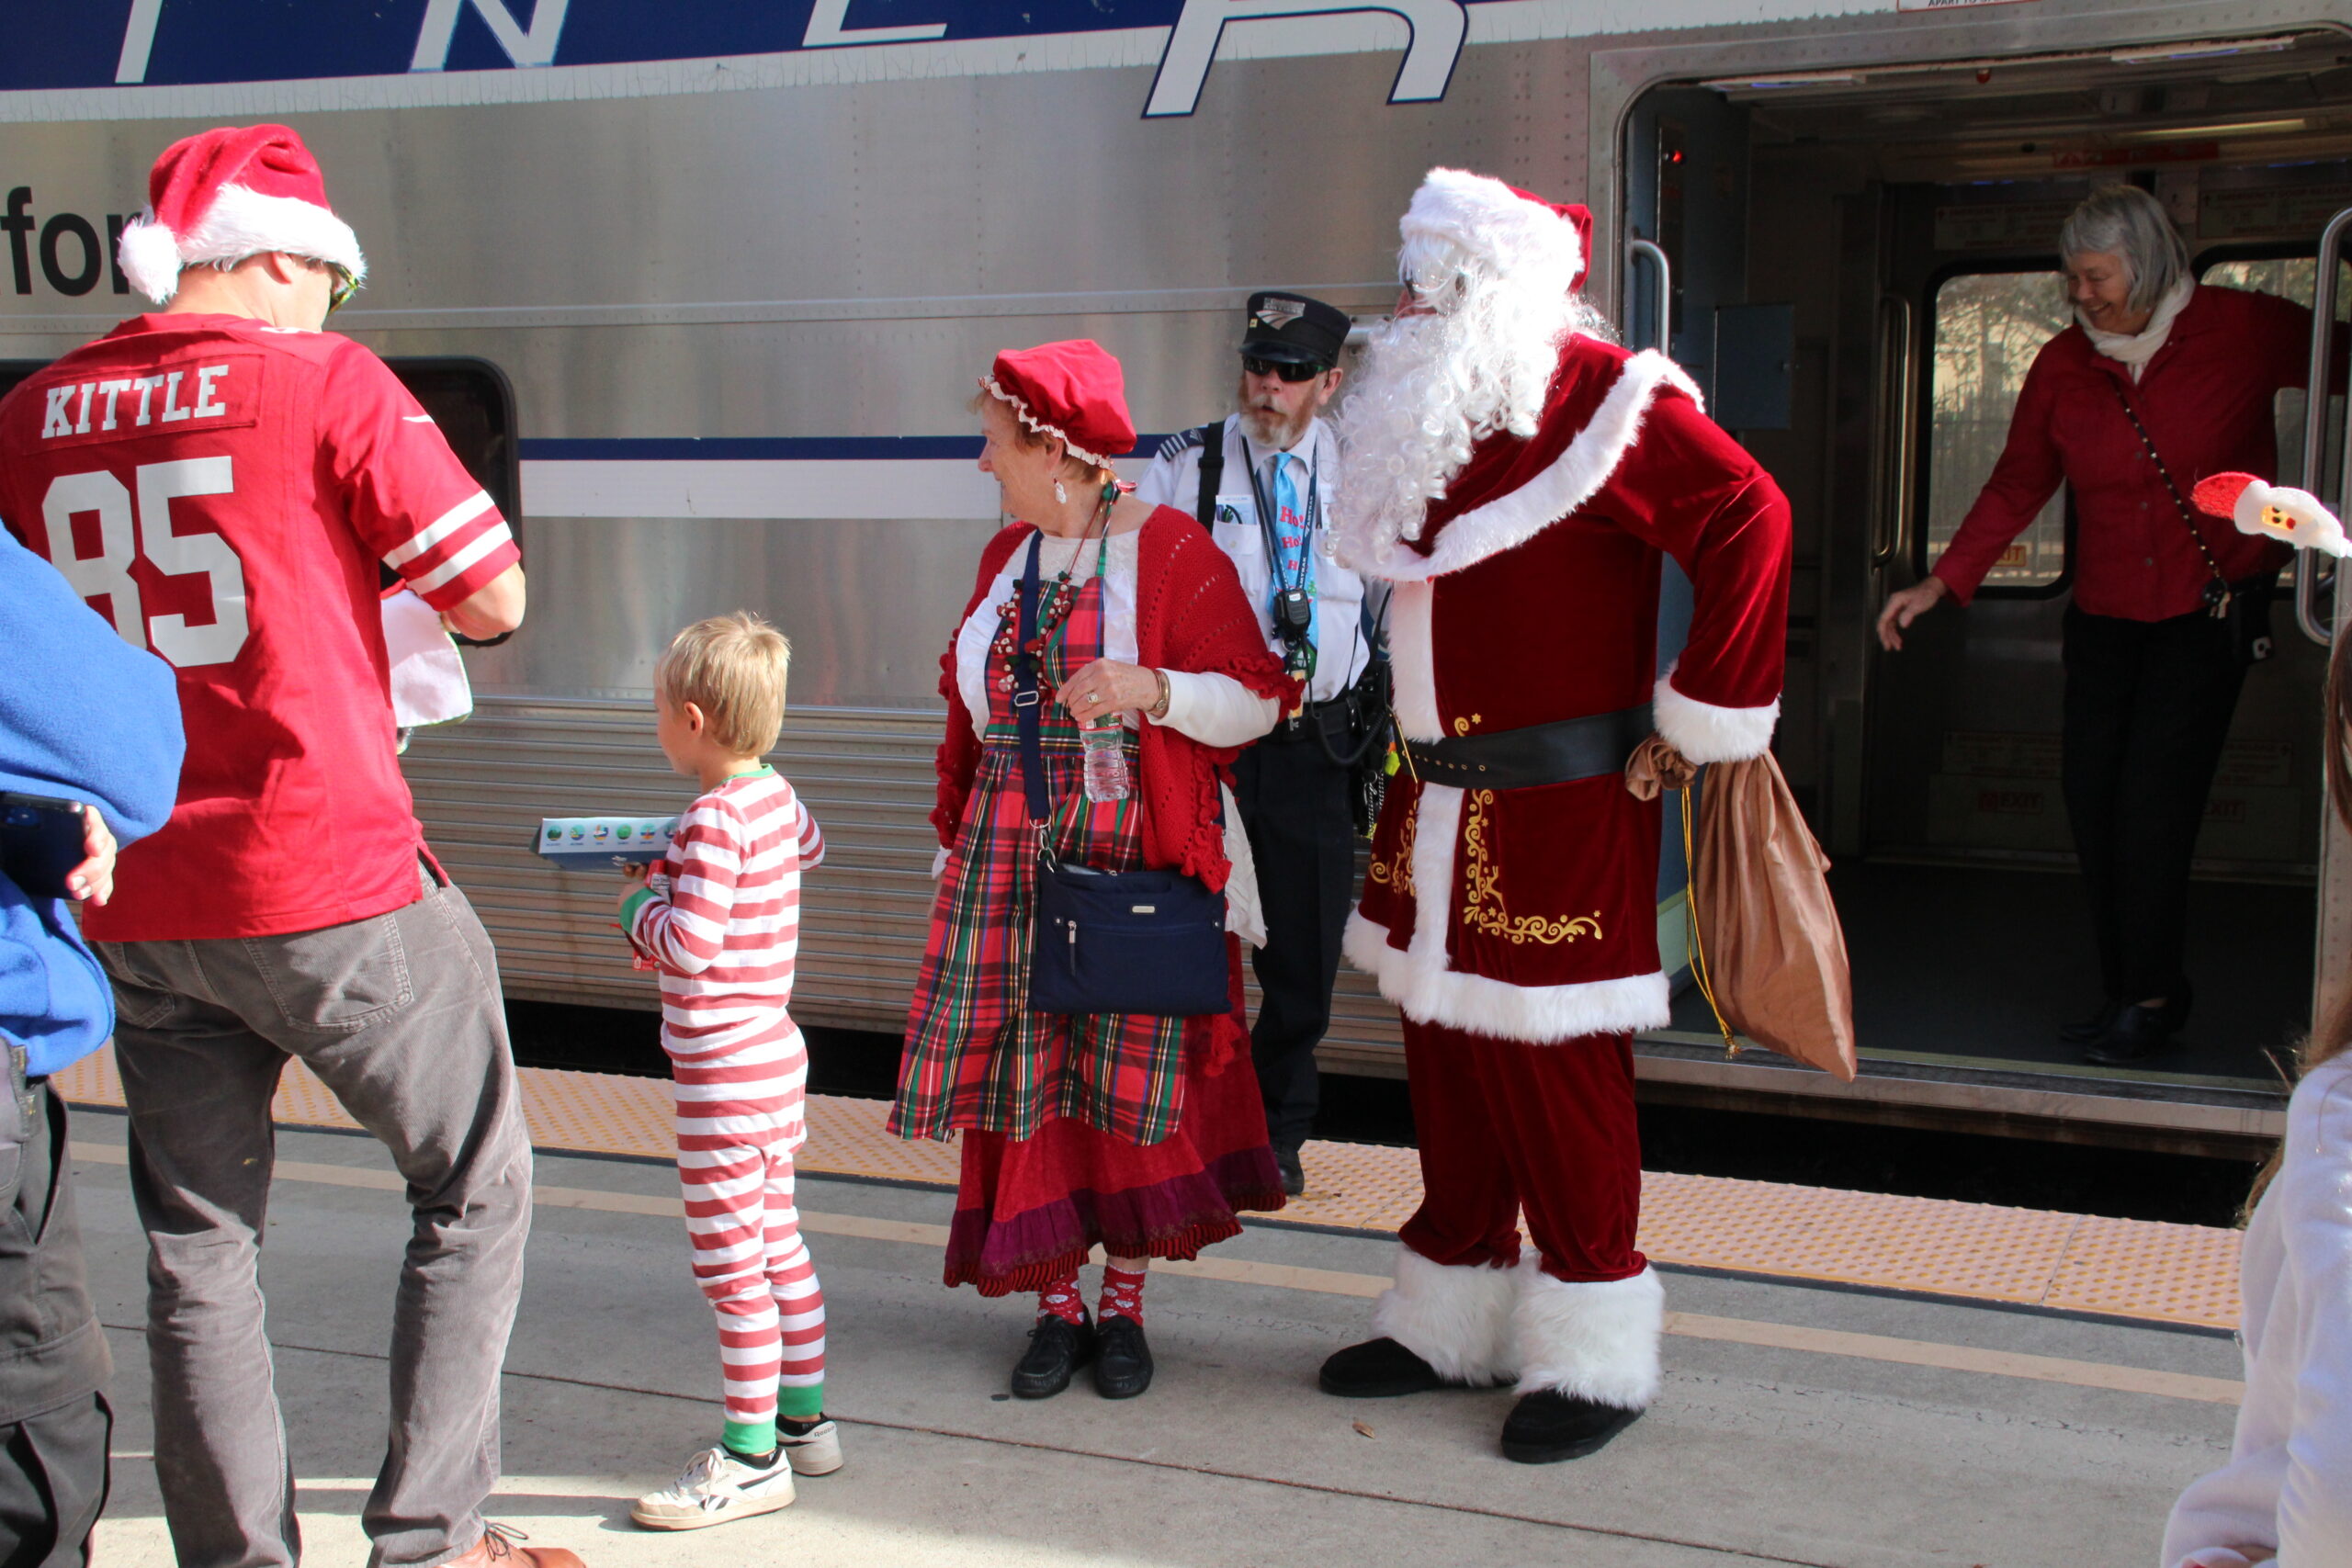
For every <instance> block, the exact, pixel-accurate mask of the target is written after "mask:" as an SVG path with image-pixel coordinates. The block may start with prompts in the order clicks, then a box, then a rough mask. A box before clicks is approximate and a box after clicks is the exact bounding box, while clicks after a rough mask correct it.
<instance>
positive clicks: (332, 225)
mask: <svg viewBox="0 0 2352 1568" xmlns="http://www.w3.org/2000/svg"><path fill="white" fill-rule="evenodd" d="M269 251H277V252H282V253H284V254H288V255H297V256H311V257H313V258H315V259H317V260H319V261H323V262H333V263H334V264H335V265H338V266H340V267H342V268H343V269H344V270H345V271H346V272H348V273H350V274H351V276H352V277H353V279H354V280H359V279H364V278H365V277H366V276H368V258H367V257H366V256H365V255H363V254H360V250H359V236H358V235H356V234H355V233H353V232H352V231H351V225H350V224H348V223H345V221H344V220H342V219H340V218H337V217H336V216H335V215H334V213H332V212H330V211H328V210H327V209H325V208H323V207H318V206H314V205H312V204H311V203H310V202H307V201H301V200H298V199H296V198H295V197H290V196H264V195H262V194H261V193H260V192H258V191H254V190H248V189H246V188H245V187H244V186H236V185H227V186H221V187H220V194H219V195H218V196H216V197H213V200H212V206H211V209H209V211H207V212H206V213H205V215H204V217H203V219H202V220H201V221H199V222H198V224H197V225H196V226H195V227H194V228H193V229H190V230H189V231H187V232H186V233H184V234H175V233H174V232H173V231H171V230H169V229H166V228H164V227H163V225H161V224H159V223H157V222H156V221H155V219H154V214H153V212H152V211H150V212H142V213H141V214H140V215H139V216H138V217H137V218H134V219H132V220H130V222H129V223H128V224H126V225H124V227H123V231H122V239H121V241H120V243H119V244H118V245H117V246H116V247H115V256H116V259H117V260H118V261H119V262H120V264H121V265H122V275H123V276H125V277H126V278H128V279H130V284H131V287H133V288H137V289H138V290H139V291H140V292H141V294H144V295H146V296H147V298H149V299H153V300H154V301H155V302H156V303H157V304H159V305H160V304H164V303H165V302H167V301H168V300H169V299H171V298H172V296H173V295H175V294H176V293H178V292H179V276H180V269H181V268H182V267H189V266H200V265H204V264H205V263H207V262H224V261H243V259H244V258H245V257H247V256H254V255H260V254H264V253H265V252H269Z"/></svg>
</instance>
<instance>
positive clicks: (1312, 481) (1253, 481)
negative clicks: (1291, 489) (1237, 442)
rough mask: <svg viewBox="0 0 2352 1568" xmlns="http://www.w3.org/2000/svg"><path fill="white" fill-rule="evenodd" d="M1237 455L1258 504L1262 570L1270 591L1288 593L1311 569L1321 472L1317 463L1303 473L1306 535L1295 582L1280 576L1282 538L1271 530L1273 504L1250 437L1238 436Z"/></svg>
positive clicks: (1302, 583) (1320, 508) (1302, 585)
mask: <svg viewBox="0 0 2352 1568" xmlns="http://www.w3.org/2000/svg"><path fill="white" fill-rule="evenodd" d="M1241 456H1242V457H1243V458H1245V459H1246V460H1247V461H1248V464H1249V468H1250V499H1251V500H1253V501H1255V502H1257V503H1258V529H1259V532H1261V534H1263V535H1264V536H1265V539H1266V570H1267V571H1268V572H1269V573H1270V574H1271V575H1272V577H1273V580H1274V592H1276V593H1278V594H1279V593H1288V592H1295V591H1296V590H1299V589H1303V588H1305V587H1306V580H1307V578H1308V576H1309V575H1310V574H1311V573H1312V572H1313V571H1314V570H1315V529H1316V526H1317V524H1318V523H1319V522H1320V520H1321V517H1322V513H1323V473H1322V468H1321V467H1320V465H1317V467H1315V468H1313V469H1311V470H1310V471H1309V472H1308V474H1307V476H1306V538H1305V539H1304V540H1302V541H1301V542H1300V544H1299V547H1298V581H1296V582H1292V581H1289V580H1288V579H1286V578H1284V577H1283V548H1282V540H1281V538H1280V536H1278V535H1277V534H1276V533H1275V530H1274V503H1273V500H1272V497H1271V496H1269V495H1268V494H1267V493H1266V479H1265V476H1264V475H1263V474H1261V472H1260V471H1259V469H1258V454H1257V453H1256V452H1255V451H1253V450H1251V449H1250V438H1249V437H1248V436H1246V435H1245V436H1243V437H1242V438H1241Z"/></svg>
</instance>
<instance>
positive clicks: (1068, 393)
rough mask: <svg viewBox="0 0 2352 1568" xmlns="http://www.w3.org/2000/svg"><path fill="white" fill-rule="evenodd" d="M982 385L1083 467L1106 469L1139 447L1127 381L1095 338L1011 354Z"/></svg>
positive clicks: (1005, 354) (1001, 357) (1002, 358)
mask: <svg viewBox="0 0 2352 1568" xmlns="http://www.w3.org/2000/svg"><path fill="white" fill-rule="evenodd" d="M980 385H981V386H982V387H983V388H985V389H987V390H988V392H989V395H990V396H991V397H996V398H1001V399H1002V400H1004V401H1006V402H1008V403H1010V404H1012V412H1013V415H1014V417H1015V418H1017V419H1019V420H1020V421H1021V423H1023V424H1025V425H1027V426H1028V427H1029V428H1030V429H1032V430H1034V431H1035V432H1037V433H1038V434H1041V435H1050V436H1052V437H1054V438H1055V439H1056V440H1057V441H1059V442H1060V443H1061V444H1062V445H1063V446H1065V447H1066V448H1068V449H1069V455H1070V456H1071V457H1076V458H1077V459H1079V461H1080V462H1083V463H1091V464H1093V465H1094V466H1095V467H1096V468H1109V467H1110V466H1111V459H1112V458H1114V457H1125V456H1126V455H1127V454H1128V453H1130V452H1132V451H1134V450H1135V448H1136V426H1135V421H1133V420H1132V419H1129V418H1128V417H1127V385H1126V377H1125V374H1123V373H1122V372H1121V371H1120V369H1119V362H1118V361H1117V360H1116V359H1114V358H1113V357H1111V353H1110V351H1109V350H1108V349H1106V348H1104V347H1103V345H1102V344H1099V343H1096V342H1095V341H1094V340H1093V339H1091V338H1082V337H1081V338H1072V339H1070V340H1069V341H1068V342H1065V343H1042V344H1038V345H1037V346H1036V347H1035V348H1021V349H1007V350H1006V351H1005V352H1003V353H1002V354H1000V355H997V356H996V366H995V369H994V371H993V373H992V374H990V375H987V376H983V377H981V378H980Z"/></svg>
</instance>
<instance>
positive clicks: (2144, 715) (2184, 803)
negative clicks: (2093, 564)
mask: <svg viewBox="0 0 2352 1568" xmlns="http://www.w3.org/2000/svg"><path fill="white" fill-rule="evenodd" d="M2065 660H2066V733H2065V760H2064V766H2063V776H2064V784H2065V792H2066V818H2067V820H2068V822H2069V823H2070V824H2071V825H2072V826H2073V828H2074V832H2075V855H2076V856H2077V858H2079V860H2080V861H2081V863H2082V867H2083V882H2084V885H2085V886H2086V890H2087V891H2088V893H2089V895H2090V908H2091V931H2092V934H2093V936H2094V937H2095V938H2096V939H2097V940H2098V961H2099V980H2100V984H2101V985H2102V986H2103V987H2105V989H2106V993H2107V995H2108V997H2109V998H2111V999H2113V1000H2116V1001H2120V1002H2138V1001H2143V1000H2145V999H2147V998H2151V997H2177V996H2178V995H2179V994H2180V987H2181V986H2182V984H2183V983H2184V982H2185V981H2186V979H2187V978H2188V976H2187V975H2186V973H2185V971H2184V968H2183V964H2182V956H2181V950H2182V944H2183V942H2184V939H2185V931H2186V927H2187V923H2188V865H2189V860H2190V857H2191V856H2193V855H2194V854H2195V853H2196V851H2197V831H2198V829H2199V827H2200V826H2201V825H2202V824H2203V822H2204V819H2205V797H2206V795H2208V793H2210V792H2211V788H2212V785H2213V771H2214V769H2215V768H2216V767H2218V766H2219V765H2220V762H2221V760H2222V741H2223V740H2225V739H2227V738H2228V736H2229V732H2230V716H2231V714H2232V713H2233V712H2234V711H2235V710H2236V707H2237V702H2238V689H2239V687H2240V686H2242V685H2243V684H2244V683H2245V666H2244V665H2243V664H2241V663H2239V662H2238V660H2237V657H2236V654H2235V652H2234V651H2233V649H2232V647H2231V642H2230V635H2229V630H2228V627H2227V626H2225V625H2224V624H2223V623H2222V622H2220V621H2217V620H2215V619H2213V618H2212V617H2211V615H2205V614H2203V613H2201V612H2200V613H2199V614H2196V615H2176V616H2174V617H2173V618H2172V619H2171V620H2168V621H2125V620H2118V619H2116V618H2114V617H2112V616H2109V615H2085V614H2084V613H2083V612H2082V611H2080V610H2077V609H2074V608H2072V607H2069V608H2068V610H2067V611H2066V637H2065Z"/></svg>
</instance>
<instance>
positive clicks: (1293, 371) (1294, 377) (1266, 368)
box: [1241, 354, 1323, 385]
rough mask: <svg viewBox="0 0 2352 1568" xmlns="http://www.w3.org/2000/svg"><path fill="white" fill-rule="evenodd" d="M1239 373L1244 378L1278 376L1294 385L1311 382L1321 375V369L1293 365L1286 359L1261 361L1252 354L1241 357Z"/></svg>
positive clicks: (1310, 364)
mask: <svg viewBox="0 0 2352 1568" xmlns="http://www.w3.org/2000/svg"><path fill="white" fill-rule="evenodd" d="M1241 371H1242V374H1243V375H1245V376H1279V377H1281V378H1283V380H1285V381H1288V382H1291V383H1293V384H1294V385H1295V384H1296V383H1298V382H1300V381H1312V380H1313V379H1315V378H1317V376H1320V375H1321V374H1323V367H1322V366H1320V365H1317V364H1314V363H1312V362H1311V361H1310V362H1309V363H1307V364H1305V365H1295V364H1293V363H1291V362H1290V361H1289V360H1287V359H1261V358H1259V357H1258V356H1257V355H1254V354H1245V355H1242V356H1241Z"/></svg>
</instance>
